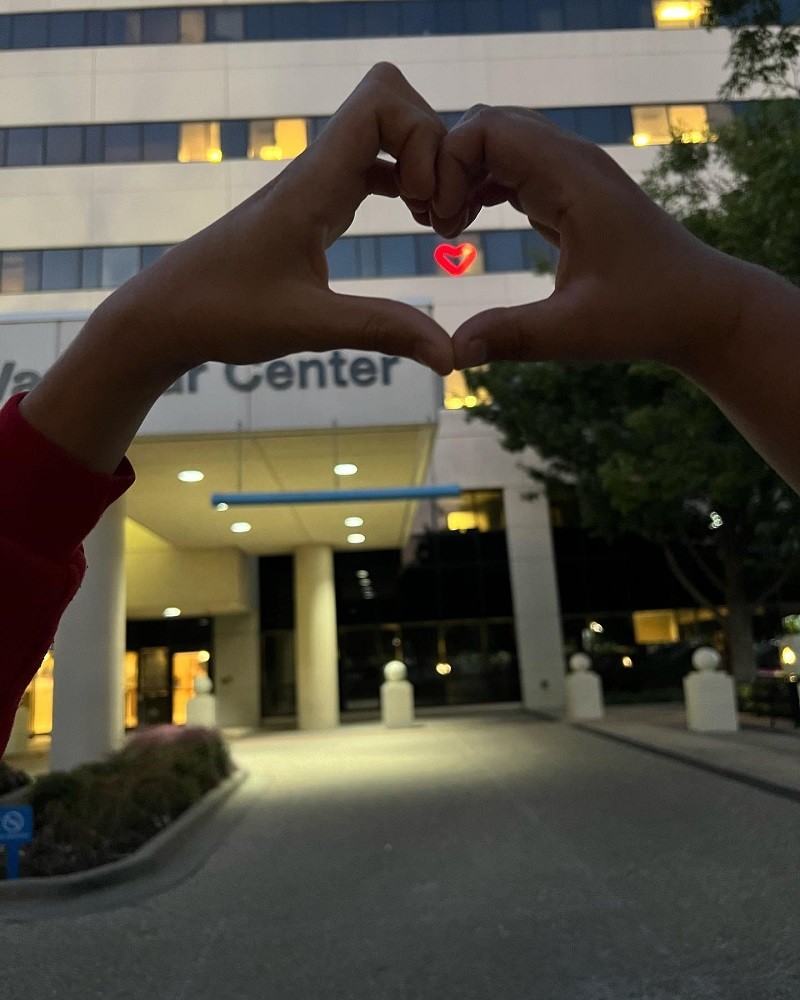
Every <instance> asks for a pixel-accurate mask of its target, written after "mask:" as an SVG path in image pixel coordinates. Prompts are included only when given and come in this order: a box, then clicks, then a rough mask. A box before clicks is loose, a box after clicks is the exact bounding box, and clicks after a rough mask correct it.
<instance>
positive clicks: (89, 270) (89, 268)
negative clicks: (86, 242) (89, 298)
mask: <svg viewBox="0 0 800 1000" xmlns="http://www.w3.org/2000/svg"><path fill="white" fill-rule="evenodd" d="M102 273H103V251H102V250H101V249H100V248H99V247H87V248H86V249H85V250H84V251H83V261H82V267H81V287H83V288H100V287H102V282H101V277H102Z"/></svg>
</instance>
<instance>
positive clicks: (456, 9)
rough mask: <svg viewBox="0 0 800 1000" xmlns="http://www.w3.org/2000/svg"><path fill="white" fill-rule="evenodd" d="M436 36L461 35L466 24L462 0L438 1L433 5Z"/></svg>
mask: <svg viewBox="0 0 800 1000" xmlns="http://www.w3.org/2000/svg"><path fill="white" fill-rule="evenodd" d="M433 7H434V10H435V15H436V33H437V34H438V35H463V34H464V32H465V30H466V27H467V24H466V14H465V9H464V3H463V0H438V2H437V3H435V4H433Z"/></svg>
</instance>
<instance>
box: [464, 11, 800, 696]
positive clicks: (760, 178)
mask: <svg viewBox="0 0 800 1000" xmlns="http://www.w3.org/2000/svg"><path fill="white" fill-rule="evenodd" d="M779 12H780V11H779V8H778V4H777V3H776V2H775V0H757V2H756V4H755V5H754V4H745V3H741V2H739V0H715V2H714V5H713V7H712V8H711V10H710V11H709V15H708V20H709V24H711V25H713V24H715V23H718V22H719V20H720V19H724V20H725V21H726V22H727V23H729V24H731V25H733V32H734V33H733V41H732V46H731V53H730V59H729V67H730V72H731V75H730V78H729V80H728V82H727V83H726V85H725V87H724V88H723V96H726V97H732V96H737V95H740V94H742V93H746V92H749V91H750V89H751V88H752V86H754V85H761V86H762V89H763V91H764V93H765V94H766V95H767V96H768V97H770V98H772V99H771V100H768V101H764V102H759V103H757V104H755V103H754V104H752V105H746V106H745V107H744V108H743V109H742V111H743V113H741V114H739V115H737V116H736V117H733V118H732V120H731V121H729V122H728V123H722V124H721V125H719V126H715V133H714V134H713V135H712V134H708V135H706V136H705V139H707V140H712V141H706V142H702V143H693V142H686V141H684V139H685V138H686V137H684V136H681V135H675V136H674V141H673V143H672V144H671V145H669V146H666V147H663V149H662V151H661V154H660V156H659V158H658V160H657V163H656V165H655V167H654V168H653V170H652V171H651V172H650V173H649V175H648V177H647V180H646V183H645V187H646V189H647V190H648V192H649V193H650V194H651V196H653V197H654V198H655V199H656V200H657V201H658V202H659V203H660V204H662V206H663V207H664V208H666V209H667V211H669V212H671V213H672V214H673V215H675V216H676V217H677V218H678V219H680V220H681V221H682V222H683V223H684V224H685V225H686V226H687V227H688V228H689V229H690V230H691V231H692V232H694V233H695V234H696V235H697V236H699V237H700V238H701V239H703V240H705V241H706V242H708V243H710V244H712V245H713V246H716V247H718V248H719V249H721V250H723V251H725V252H727V253H731V254H733V255H735V256H737V257H742V258H744V259H747V260H750V261H753V262H755V263H759V264H762V265H764V266H766V267H769V268H771V269H772V270H774V271H777V272H778V273H779V274H782V275H783V276H784V277H786V278H787V279H788V280H790V281H792V282H794V283H796V284H799V285H800V101H798V100H797V99H796V98H797V94H798V90H797V87H796V85H795V86H794V88H793V87H792V84H793V82H795V83H796V81H795V77H794V71H795V69H796V67H797V61H798V51H799V50H800V34H799V33H798V29H797V28H796V27H793V26H791V25H784V26H781V27H778V28H775V27H770V25H775V24H776V23H777V22H778V21H779V16H778V15H779ZM787 94H788V95H789V96H790V98H791V99H786V98H787ZM792 95H793V97H792ZM675 293H676V295H679V294H681V290H680V289H676V290H675ZM469 381H470V383H471V385H472V386H473V387H474V388H476V389H477V388H478V387H483V388H484V389H486V390H487V391H488V392H489V394H490V395H491V397H492V399H493V402H492V404H491V405H490V406H487V407H484V408H481V409H479V410H477V411H474V412H475V415H476V416H477V417H479V418H481V419H483V420H486V421H488V422H489V423H492V424H494V425H495V426H496V427H497V428H498V429H499V430H500V431H501V432H502V435H503V439H504V443H505V446H506V447H508V448H509V449H511V450H520V449H522V448H524V447H526V446H532V447H533V448H535V449H536V450H537V451H538V453H539V455H540V456H541V458H542V459H543V460H544V467H543V468H539V469H531V470H530V473H531V475H532V477H533V478H534V479H535V480H536V481H538V482H540V483H542V484H544V485H545V486H546V485H548V484H550V483H554V482H562V483H563V482H568V483H573V484H574V486H575V489H576V492H577V498H578V503H579V507H580V511H581V518H582V522H583V524H584V526H585V527H586V528H587V529H588V530H589V531H590V532H592V533H594V534H597V535H600V536H602V537H604V538H606V539H607V540H612V539H614V538H615V537H618V536H619V535H620V534H622V533H626V532H632V533H635V534H638V535H640V536H642V537H644V538H646V539H648V540H649V541H652V542H655V543H657V544H658V545H660V546H661V548H662V549H663V551H664V553H665V556H666V559H667V562H668V564H669V566H670V567H671V569H672V571H673V572H674V573H675V575H676V576H677V577H678V579H679V580H680V581H681V583H682V584H683V585H684V587H685V588H686V590H687V592H688V593H689V594H690V596H691V598H692V599H693V600H694V601H695V602H696V603H697V604H699V605H701V606H704V607H707V608H710V609H712V611H713V613H714V614H715V615H717V606H718V604H719V601H720V600H721V601H722V602H723V603H724V604H725V605H726V607H727V615H725V616H724V618H723V619H722V621H721V622H720V624H721V625H722V626H723V627H724V629H725V633H726V638H727V643H728V650H729V657H730V664H731V667H732V670H733V672H734V674H735V675H736V677H737V678H738V679H740V680H748V679H749V678H750V677H751V676H752V673H753V611H754V609H755V608H756V607H757V606H758V605H759V604H761V602H762V601H764V600H766V599H767V598H768V597H769V596H770V595H771V594H772V593H774V592H775V591H776V590H778V588H779V587H780V586H781V584H782V583H783V582H784V581H785V580H786V579H788V578H789V577H790V576H791V574H792V572H793V571H794V570H795V569H796V568H797V566H798V564H800V499H798V497H797V495H796V494H795V493H794V491H793V490H791V489H790V488H789V487H788V486H787V485H786V484H785V483H784V482H783V480H782V479H780V477H779V476H778V475H777V474H776V473H775V472H773V471H772V470H771V469H770V468H769V467H768V466H767V465H766V463H764V461H763V460H762V459H761V458H760V457H759V456H758V455H757V454H756V453H755V452H754V451H753V449H752V448H751V447H750V445H749V444H748V443H747V442H746V441H745V440H744V438H742V436H741V435H740V434H739V433H738V432H737V431H736V430H735V429H734V428H733V427H732V426H731V425H730V424H729V423H728V421H727V420H726V419H725V417H723V416H722V414H721V413H720V412H719V410H718V409H717V408H716V407H715V406H714V404H713V403H711V402H710V401H709V400H708V399H707V398H706V397H705V396H704V394H703V393H702V392H701V391H700V390H699V389H698V388H697V387H696V386H694V385H693V384H691V383H690V382H688V381H687V380H685V379H683V378H682V377H681V376H679V375H678V374H677V373H675V372H673V371H671V370H669V369H665V368H663V367H660V366H658V365H655V364H650V363H636V364H605V365H587V364H575V363H573V364H556V363H543V364H535V365H521V364H517V363H511V362H504V363H500V364H494V365H492V366H491V367H490V368H489V369H488V370H486V371H477V372H473V373H471V374H470V376H469ZM687 561H688V562H687ZM687 565H691V566H692V567H693V568H694V569H696V570H699V572H700V574H701V576H702V578H703V579H704V581H705V585H704V586H702V587H701V586H698V585H697V583H696V582H695V580H693V579H692V578H691V577H690V575H689V574H688V573H687V572H686V567H687Z"/></svg>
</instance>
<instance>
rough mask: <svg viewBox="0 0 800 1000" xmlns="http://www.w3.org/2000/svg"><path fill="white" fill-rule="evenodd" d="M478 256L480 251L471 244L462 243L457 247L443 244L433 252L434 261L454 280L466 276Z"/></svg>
mask: <svg viewBox="0 0 800 1000" xmlns="http://www.w3.org/2000/svg"><path fill="white" fill-rule="evenodd" d="M477 256H478V250H477V248H476V247H474V246H473V245H472V244H471V243H461V244H460V245H459V246H457V247H454V246H453V245H452V244H451V243H441V244H439V246H438V247H437V248H436V249H435V250H434V251H433V259H434V260H435V261H436V263H437V264H438V265H439V267H440V268H441V269H442V270H443V271H447V273H448V274H450V275H452V276H453V277H454V278H458V277H460V276H461V275H462V274H466V273H467V271H468V270H469V269H470V268H471V267H472V265H473V264H474V263H475V258H476V257H477Z"/></svg>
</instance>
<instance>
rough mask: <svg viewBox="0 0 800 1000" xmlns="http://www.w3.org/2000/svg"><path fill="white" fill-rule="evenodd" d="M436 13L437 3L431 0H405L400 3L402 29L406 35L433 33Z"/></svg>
mask: <svg viewBox="0 0 800 1000" xmlns="http://www.w3.org/2000/svg"><path fill="white" fill-rule="evenodd" d="M435 14H436V4H435V3H431V2H430V0H404V2H403V3H401V4H400V30H401V31H402V33H403V34H404V35H432V34H433V33H434V32H435V31H436V17H435Z"/></svg>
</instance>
